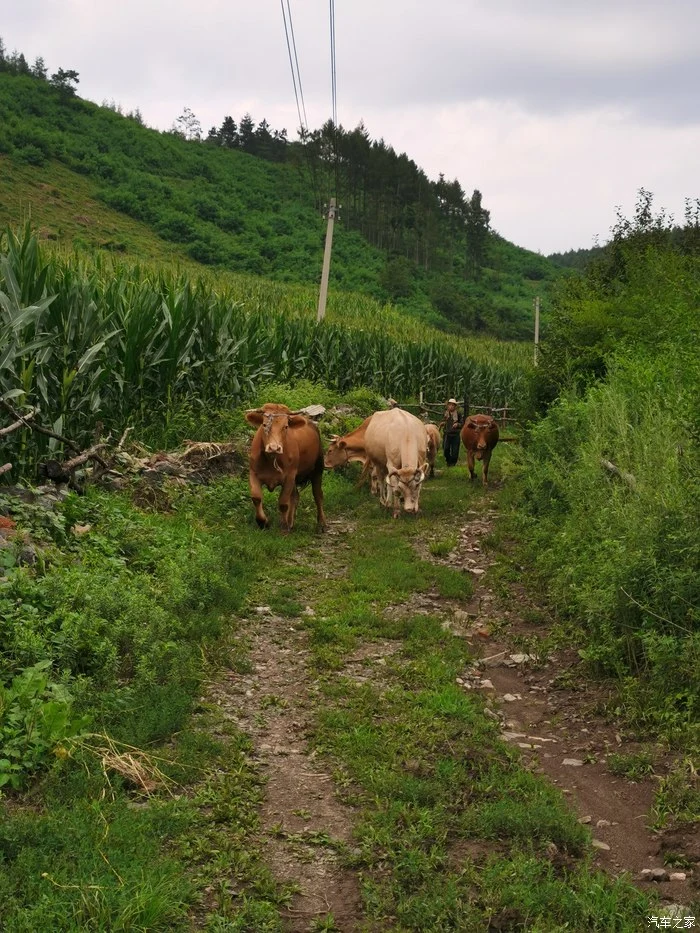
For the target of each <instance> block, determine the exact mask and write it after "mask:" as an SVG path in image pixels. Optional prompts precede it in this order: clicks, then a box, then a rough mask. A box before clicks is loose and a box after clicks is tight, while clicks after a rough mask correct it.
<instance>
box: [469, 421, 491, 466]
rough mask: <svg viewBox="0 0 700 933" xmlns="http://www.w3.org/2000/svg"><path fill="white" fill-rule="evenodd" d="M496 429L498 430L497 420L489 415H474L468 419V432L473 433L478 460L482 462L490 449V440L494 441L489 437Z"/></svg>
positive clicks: (472, 437)
mask: <svg viewBox="0 0 700 933" xmlns="http://www.w3.org/2000/svg"><path fill="white" fill-rule="evenodd" d="M494 428H496V420H495V419H494V418H491V417H490V416H489V415H472V416H471V417H470V418H468V419H467V430H469V431H470V432H471V439H472V442H473V449H474V450H475V451H476V459H477V460H481V457H482V455H483V453H484V451H485V450H487V449H488V447H489V440H492V438H489V435H490V434H491V432H492V431H493V429H494ZM491 446H493V444H492V445H491Z"/></svg>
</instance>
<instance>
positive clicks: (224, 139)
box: [218, 117, 239, 149]
mask: <svg viewBox="0 0 700 933" xmlns="http://www.w3.org/2000/svg"><path fill="white" fill-rule="evenodd" d="M218 139H219V144H220V145H221V146H224V147H225V148H226V149H236V148H237V146H238V143H239V139H238V127H237V126H236V121H235V120H234V119H233V117H224V122H223V123H222V124H221V127H220V128H219V132H218Z"/></svg>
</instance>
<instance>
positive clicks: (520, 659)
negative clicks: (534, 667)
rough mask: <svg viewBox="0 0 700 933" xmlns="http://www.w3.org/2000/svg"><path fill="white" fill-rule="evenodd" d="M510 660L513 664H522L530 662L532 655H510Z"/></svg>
mask: <svg viewBox="0 0 700 933" xmlns="http://www.w3.org/2000/svg"><path fill="white" fill-rule="evenodd" d="M510 660H511V661H513V663H514V664H524V663H525V662H526V661H531V660H532V655H531V654H511V656H510Z"/></svg>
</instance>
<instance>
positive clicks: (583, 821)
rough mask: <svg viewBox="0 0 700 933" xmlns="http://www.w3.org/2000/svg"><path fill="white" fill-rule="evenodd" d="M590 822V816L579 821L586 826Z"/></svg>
mask: <svg viewBox="0 0 700 933" xmlns="http://www.w3.org/2000/svg"><path fill="white" fill-rule="evenodd" d="M590 822H591V817H590V816H582V817H580V819H579V823H583V824H586V823H590ZM648 870H649V869H646V871H648Z"/></svg>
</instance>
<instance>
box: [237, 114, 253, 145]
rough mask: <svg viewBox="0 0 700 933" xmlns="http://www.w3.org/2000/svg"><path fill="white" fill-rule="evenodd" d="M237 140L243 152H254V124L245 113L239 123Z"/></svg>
mask: <svg viewBox="0 0 700 933" xmlns="http://www.w3.org/2000/svg"><path fill="white" fill-rule="evenodd" d="M238 138H239V141H240V147H241V149H242V150H243V151H244V152H251V153H252V152H255V124H254V123H253V118H252V117H251V115H250V114H249V113H246V114H245V115H244V117H243V119H242V120H241V122H240V125H239V128H238Z"/></svg>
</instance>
